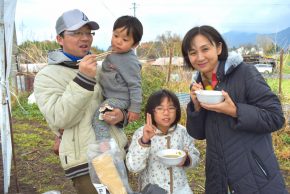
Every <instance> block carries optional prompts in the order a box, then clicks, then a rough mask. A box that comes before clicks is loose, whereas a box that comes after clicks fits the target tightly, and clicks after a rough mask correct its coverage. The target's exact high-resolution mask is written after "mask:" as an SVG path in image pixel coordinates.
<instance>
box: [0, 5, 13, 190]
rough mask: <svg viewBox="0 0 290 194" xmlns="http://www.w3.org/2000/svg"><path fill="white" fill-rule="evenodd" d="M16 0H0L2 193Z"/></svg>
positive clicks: (8, 153)
mask: <svg viewBox="0 0 290 194" xmlns="http://www.w3.org/2000/svg"><path fill="white" fill-rule="evenodd" d="M15 9H16V0H0V128H1V148H2V158H3V177H4V193H8V188H9V185H10V174H11V162H12V152H13V150H12V141H11V125H10V124H11V120H10V117H11V116H10V115H11V114H10V113H11V111H10V107H11V103H10V88H9V77H10V72H11V71H10V70H11V59H12V58H11V56H12V44H13V38H14V37H13V35H14V20H15Z"/></svg>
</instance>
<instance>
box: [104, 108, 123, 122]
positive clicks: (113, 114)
mask: <svg viewBox="0 0 290 194" xmlns="http://www.w3.org/2000/svg"><path fill="white" fill-rule="evenodd" d="M103 119H104V121H105V122H106V123H108V124H110V125H116V124H117V123H119V122H121V121H123V120H124V115H123V112H122V111H121V110H120V109H118V108H114V109H113V110H112V111H107V112H105V113H104V115H103Z"/></svg>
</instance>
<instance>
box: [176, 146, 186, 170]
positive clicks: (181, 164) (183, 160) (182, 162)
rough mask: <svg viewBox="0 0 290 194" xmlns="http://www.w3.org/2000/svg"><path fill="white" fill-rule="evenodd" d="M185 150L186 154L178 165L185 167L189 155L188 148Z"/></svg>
mask: <svg viewBox="0 0 290 194" xmlns="http://www.w3.org/2000/svg"><path fill="white" fill-rule="evenodd" d="M184 152H185V156H184V157H183V159H182V161H181V162H180V163H179V164H178V165H177V166H178V167H183V166H184V163H185V161H186V159H187V157H188V151H187V150H184Z"/></svg>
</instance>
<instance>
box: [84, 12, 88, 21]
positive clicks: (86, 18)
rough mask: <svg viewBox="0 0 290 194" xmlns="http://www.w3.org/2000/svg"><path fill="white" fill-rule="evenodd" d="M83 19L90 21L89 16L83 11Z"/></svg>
mask: <svg viewBox="0 0 290 194" xmlns="http://www.w3.org/2000/svg"><path fill="white" fill-rule="evenodd" d="M83 20H84V21H89V19H88V17H87V16H86V15H85V14H84V13H83Z"/></svg>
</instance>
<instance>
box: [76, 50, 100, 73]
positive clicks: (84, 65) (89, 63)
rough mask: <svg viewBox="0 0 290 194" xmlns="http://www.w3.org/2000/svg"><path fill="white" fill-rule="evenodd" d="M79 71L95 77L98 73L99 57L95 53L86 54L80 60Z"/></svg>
mask: <svg viewBox="0 0 290 194" xmlns="http://www.w3.org/2000/svg"><path fill="white" fill-rule="evenodd" d="M78 65H79V71H80V72H81V73H83V74H85V75H86V76H88V77H91V78H95V77H96V73H97V58H96V55H95V54H90V55H86V56H84V58H82V60H81V61H80V62H79V64H78Z"/></svg>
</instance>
